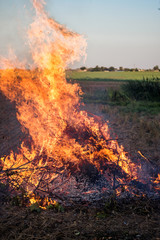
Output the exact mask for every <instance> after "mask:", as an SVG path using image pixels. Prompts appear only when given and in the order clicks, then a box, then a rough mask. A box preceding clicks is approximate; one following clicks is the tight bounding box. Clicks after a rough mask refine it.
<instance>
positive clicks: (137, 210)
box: [0, 199, 160, 240]
mask: <svg viewBox="0 0 160 240" xmlns="http://www.w3.org/2000/svg"><path fill="white" fill-rule="evenodd" d="M0 210H1V217H0V239H2V240H6V239H7V240H11V239H16V240H17V239H20V240H22V239H23V240H26V239H27V240H32V239H39V240H40V239H42V240H43V239H44V240H45V239H46V240H52V239H56V240H59V239H66V240H67V239H93V240H102V239H116V240H124V239H126V240H133V239H134V240H139V239H143V240H144V239H145V240H150V239H153V240H159V239H160V205H159V201H158V200H151V199H150V200H149V199H137V200H136V199H135V200H134V201H133V200H130V201H127V200H123V201H122V202H114V204H113V203H112V204H111V203H110V204H109V205H108V206H107V205H103V206H102V204H100V203H99V204H98V206H94V207H93V206H90V205H89V204H87V203H85V204H82V203H81V204H79V205H73V206H71V207H66V208H65V209H64V212H57V211H56V210H54V209H52V210H45V211H44V210H43V211H41V212H34V211H33V212H31V211H30V210H29V209H26V208H21V207H13V206H12V207H11V206H3V207H2V206H1V209H0Z"/></svg>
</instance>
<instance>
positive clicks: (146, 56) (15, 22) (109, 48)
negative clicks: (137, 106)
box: [0, 0, 160, 68]
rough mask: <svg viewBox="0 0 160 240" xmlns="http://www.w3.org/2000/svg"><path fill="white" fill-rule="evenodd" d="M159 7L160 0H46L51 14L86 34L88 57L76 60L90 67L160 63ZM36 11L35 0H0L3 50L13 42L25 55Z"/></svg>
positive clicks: (144, 66)
mask: <svg viewBox="0 0 160 240" xmlns="http://www.w3.org/2000/svg"><path fill="white" fill-rule="evenodd" d="M24 6H25V7H24ZM158 8H160V0H46V10H47V11H48V12H49V15H50V16H51V17H53V18H54V19H55V20H57V21H58V22H60V23H62V24H64V25H66V26H67V27H68V28H69V29H71V30H73V31H76V32H78V33H80V34H83V35H84V36H85V37H86V39H87V43H88V47H87V60H86V63H85V64H84V63H82V62H81V63H79V64H78V65H77V64H76V65H75V66H82V65H85V66H87V67H90V66H95V65H99V66H106V67H109V66H115V67H119V66H124V67H140V68H152V67H153V66H155V65H157V64H158V65H159V66H160V11H159V10H158ZM33 12H34V11H33V8H32V5H31V3H30V0H0V54H3V55H4V54H6V52H7V49H8V47H12V48H15V49H16V51H17V53H18V55H19V56H21V57H22V58H23V56H24V55H26V50H25V47H24V45H25V36H26V35H25V32H26V29H27V26H28V24H29V23H30V22H31V21H32V15H33Z"/></svg>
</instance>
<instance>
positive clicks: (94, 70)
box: [91, 65, 101, 72]
mask: <svg viewBox="0 0 160 240" xmlns="http://www.w3.org/2000/svg"><path fill="white" fill-rule="evenodd" d="M91 71H92V72H100V71H101V68H100V67H99V66H98V65H97V66H95V68H92V70H91Z"/></svg>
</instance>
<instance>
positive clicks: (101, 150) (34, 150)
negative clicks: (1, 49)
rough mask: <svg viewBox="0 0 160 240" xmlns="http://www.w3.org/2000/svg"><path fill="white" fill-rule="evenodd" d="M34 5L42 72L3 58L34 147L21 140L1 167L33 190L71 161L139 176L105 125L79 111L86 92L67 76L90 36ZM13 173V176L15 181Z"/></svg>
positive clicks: (9, 88) (6, 86)
mask: <svg viewBox="0 0 160 240" xmlns="http://www.w3.org/2000/svg"><path fill="white" fill-rule="evenodd" d="M32 3H33V6H34V8H35V10H36V16H35V19H34V22H33V23H32V24H31V25H30V27H29V30H28V40H29V46H30V49H31V53H32V58H33V61H34V65H33V67H38V70H32V71H31V70H22V67H21V69H19V70H18V69H15V68H16V67H17V66H19V65H17V61H15V63H14V65H13V63H12V64H8V62H9V61H8V62H7V61H6V59H5V60H4V61H3V67H4V68H5V70H3V71H2V72H1V78H2V79H3V81H1V83H0V89H1V90H2V91H3V92H4V94H5V95H6V96H7V97H8V98H9V99H10V100H11V101H15V102H16V105H17V118H18V120H19V122H20V123H21V125H22V126H23V128H22V129H23V131H26V129H27V130H28V132H29V135H30V136H31V139H32V146H31V148H29V147H27V146H26V145H25V144H24V143H22V146H21V149H20V151H19V154H16V155H15V154H14V153H13V152H11V154H10V155H9V156H7V157H5V158H4V157H3V158H2V159H1V162H2V164H3V170H4V171H6V170H11V169H12V171H13V169H15V170H16V171H18V176H19V185H20V184H23V185H25V186H27V187H26V188H27V191H28V192H29V193H30V192H32V191H33V190H34V189H35V188H37V187H38V186H39V184H40V182H41V180H42V179H45V182H47V181H49V183H48V185H47V186H46V185H45V188H49V187H51V185H53V181H54V179H56V177H57V175H58V174H60V173H61V172H62V171H65V169H66V168H67V167H68V166H69V165H72V166H73V167H75V168H76V169H77V170H79V169H80V166H79V164H81V163H83V162H86V161H87V162H89V163H90V164H92V165H93V166H95V168H96V169H97V170H98V171H99V172H101V173H103V172H104V170H103V169H104V166H105V165H106V164H110V163H113V164H115V166H118V167H120V168H121V169H122V171H123V172H124V173H125V174H126V176H127V178H128V179H130V180H131V179H132V180H133V179H137V177H138V175H137V169H138V166H137V165H135V164H134V163H133V162H132V161H131V160H130V159H129V158H128V157H127V154H126V153H125V152H124V149H123V147H122V146H119V145H118V143H117V141H116V140H111V137H110V134H109V129H108V125H107V123H105V124H102V123H100V122H98V121H96V120H95V119H94V117H89V116H88V114H87V112H85V111H81V110H80V109H79V108H80V97H79V96H80V95H81V94H82V91H81V89H80V87H79V86H78V85H77V84H71V83H68V82H67V81H66V79H65V69H66V67H67V66H68V64H70V63H73V62H74V61H78V60H79V59H80V57H82V56H85V50H86V40H85V39H84V38H83V37H82V36H81V35H79V34H77V33H73V32H71V31H69V30H68V29H66V28H65V27H64V26H62V25H60V24H58V23H57V22H56V21H54V20H53V19H51V18H49V17H48V16H47V13H46V12H45V10H44V4H45V2H44V1H42V0H39V1H38V0H32ZM12 60H13V59H12ZM44 156H45V157H44ZM61 168H62V169H61ZM57 169H58V170H57ZM42 170H43V171H42ZM14 177H15V176H14V174H13V175H12V176H10V178H11V180H12V181H11V182H13V181H14V180H15V179H14ZM16 177H17V176H16ZM17 188H18V186H17Z"/></svg>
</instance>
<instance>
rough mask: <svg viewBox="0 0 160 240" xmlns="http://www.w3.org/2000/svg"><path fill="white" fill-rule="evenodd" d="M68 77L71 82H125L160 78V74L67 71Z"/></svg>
mask: <svg viewBox="0 0 160 240" xmlns="http://www.w3.org/2000/svg"><path fill="white" fill-rule="evenodd" d="M66 76H67V78H68V79H71V80H78V81H80V80H85V81H86V80H87V81H125V80H142V79H143V78H153V77H154V78H160V72H152V71H150V72H149V71H148V72H147V71H146V72H83V71H67V73H66Z"/></svg>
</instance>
